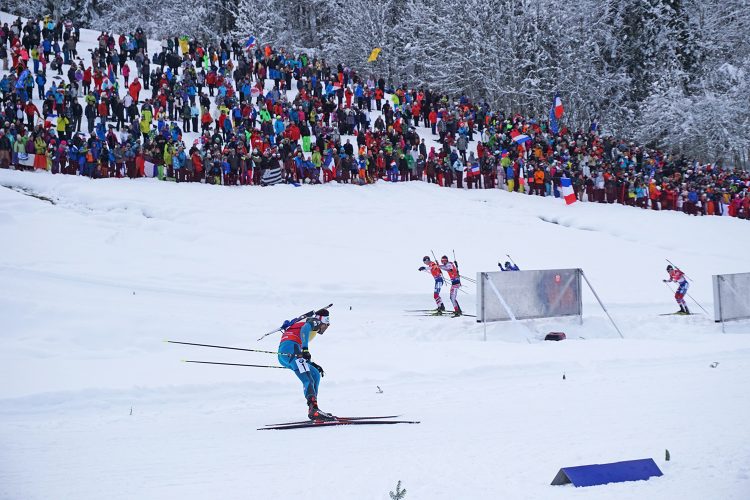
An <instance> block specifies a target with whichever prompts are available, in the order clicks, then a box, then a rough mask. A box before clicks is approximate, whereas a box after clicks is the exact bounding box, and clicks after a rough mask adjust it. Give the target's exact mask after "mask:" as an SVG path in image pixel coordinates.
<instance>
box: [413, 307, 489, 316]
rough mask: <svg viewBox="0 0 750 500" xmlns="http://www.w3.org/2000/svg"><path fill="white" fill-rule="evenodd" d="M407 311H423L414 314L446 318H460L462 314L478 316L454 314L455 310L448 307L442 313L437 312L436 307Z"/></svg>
mask: <svg viewBox="0 0 750 500" xmlns="http://www.w3.org/2000/svg"><path fill="white" fill-rule="evenodd" d="M406 312H409V313H421V314H414V316H445V317H446V318H459V317H461V316H468V317H470V318H476V315H474V314H467V313H461V316H454V315H453V311H448V310H447V309H446V310H445V311H443V313H442V314H438V313H437V312H435V310H434V309H424V310H411V311H406Z"/></svg>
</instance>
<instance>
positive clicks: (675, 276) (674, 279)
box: [662, 264, 690, 314]
mask: <svg viewBox="0 0 750 500" xmlns="http://www.w3.org/2000/svg"><path fill="white" fill-rule="evenodd" d="M667 272H668V273H669V279H668V280H662V281H663V282H664V283H677V290H676V291H675V292H674V300H676V301H677V304H678V305H679V306H680V310H679V311H677V312H676V313H675V314H690V310H689V309H688V306H687V304H686V303H685V294H686V293H687V289H688V287H689V286H690V284H689V283H688V281H687V278H685V273H683V272H682V271H680V269H679V268H676V267H673V266H672V264H669V265H668V266H667Z"/></svg>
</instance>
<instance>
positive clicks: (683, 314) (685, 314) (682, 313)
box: [659, 312, 693, 316]
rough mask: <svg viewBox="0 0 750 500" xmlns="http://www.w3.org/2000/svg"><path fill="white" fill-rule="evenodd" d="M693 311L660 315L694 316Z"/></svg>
mask: <svg viewBox="0 0 750 500" xmlns="http://www.w3.org/2000/svg"><path fill="white" fill-rule="evenodd" d="M692 315H693V313H685V312H673V313H660V314H659V316H692Z"/></svg>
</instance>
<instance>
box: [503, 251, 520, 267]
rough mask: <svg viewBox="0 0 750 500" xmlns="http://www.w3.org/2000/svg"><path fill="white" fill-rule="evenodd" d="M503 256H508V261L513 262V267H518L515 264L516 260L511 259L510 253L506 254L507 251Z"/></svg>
mask: <svg viewBox="0 0 750 500" xmlns="http://www.w3.org/2000/svg"><path fill="white" fill-rule="evenodd" d="M505 256H506V257H508V258H509V259H510V262H511V263H512V264H513V265H514V266H515V267H518V266H517V265H516V261H514V260H513V257H511V256H510V255H508V254H507V253H506V254H505Z"/></svg>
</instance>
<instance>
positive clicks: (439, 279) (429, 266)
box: [418, 255, 445, 314]
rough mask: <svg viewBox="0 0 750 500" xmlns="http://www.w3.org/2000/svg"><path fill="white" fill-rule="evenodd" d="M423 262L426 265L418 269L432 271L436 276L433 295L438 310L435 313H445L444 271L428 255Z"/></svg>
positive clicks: (434, 276) (433, 275)
mask: <svg viewBox="0 0 750 500" xmlns="http://www.w3.org/2000/svg"><path fill="white" fill-rule="evenodd" d="M422 262H423V263H424V266H421V267H420V268H419V269H418V271H424V272H426V273H430V274H431V275H432V277H433V278H435V289H434V292H433V294H432V297H433V298H434V299H435V304H437V310H435V313H437V314H443V312H444V311H445V304H443V299H441V298H440V289H441V288H442V287H443V271H442V269H440V266H439V265H438V263H437V262H432V260H430V258H429V257H428V256H426V255H425V256H424V258H423V259H422Z"/></svg>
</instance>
